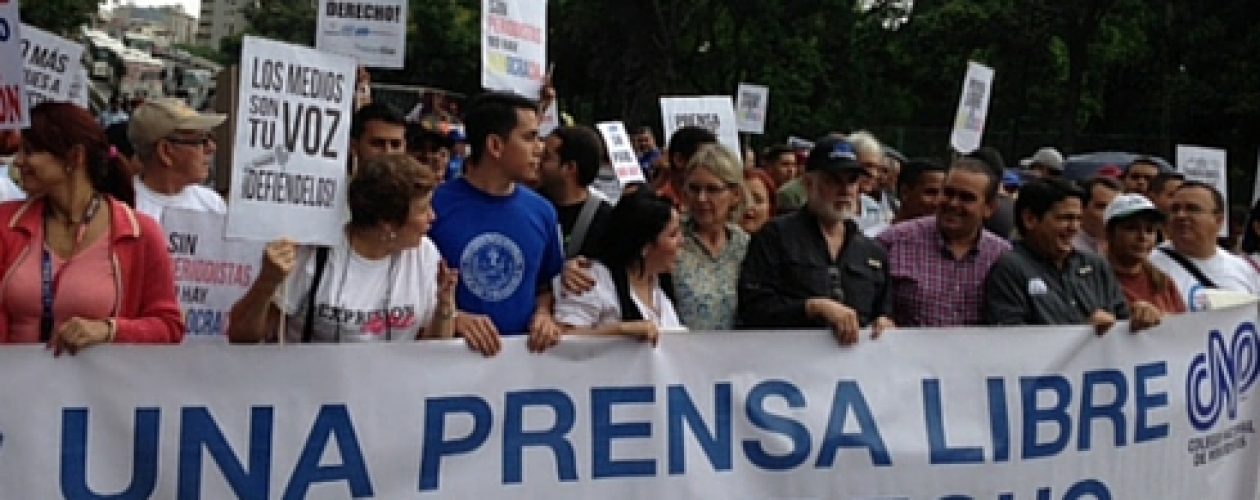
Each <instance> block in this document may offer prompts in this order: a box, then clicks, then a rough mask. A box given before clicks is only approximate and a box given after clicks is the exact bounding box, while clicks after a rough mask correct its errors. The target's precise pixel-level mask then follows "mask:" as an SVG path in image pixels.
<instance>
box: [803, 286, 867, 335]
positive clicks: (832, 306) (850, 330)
mask: <svg viewBox="0 0 1260 500" xmlns="http://www.w3.org/2000/svg"><path fill="white" fill-rule="evenodd" d="M805 314H806V315H808V316H809V317H811V318H818V319H821V320H823V321H824V322H826V323H827V325H828V326H830V327H831V329H832V331H834V332H835V334H836V340H839V341H840V345H853V344H856V343H857V341H858V316H857V312H856V311H854V310H853V309H852V308H850V307H848V306H846V305H844V304H841V303H839V302H836V301H834V300H832V299H825V298H814V299H809V301H808V302H806V303H805Z"/></svg>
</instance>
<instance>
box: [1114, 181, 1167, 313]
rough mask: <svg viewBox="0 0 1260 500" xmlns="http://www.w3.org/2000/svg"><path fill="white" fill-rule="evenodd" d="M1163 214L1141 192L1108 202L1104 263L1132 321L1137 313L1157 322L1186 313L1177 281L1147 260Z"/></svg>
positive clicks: (1161, 225) (1162, 222)
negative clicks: (1127, 307) (1120, 290)
mask: <svg viewBox="0 0 1260 500" xmlns="http://www.w3.org/2000/svg"><path fill="white" fill-rule="evenodd" d="M1164 219H1165V216H1164V214H1163V212H1160V211H1159V209H1158V208H1156V207H1155V204H1154V203H1151V200H1148V199H1147V198H1146V197H1145V196H1142V195H1140V194H1122V195H1120V196H1117V197H1116V198H1115V199H1114V200H1112V202H1111V204H1110V205H1107V210H1106V212H1104V215H1103V221H1104V224H1106V231H1107V262H1108V263H1109V264H1111V269H1112V271H1114V272H1115V273H1116V280H1117V281H1119V282H1120V288H1121V289H1123V290H1124V298H1125V300H1128V301H1129V310H1130V312H1131V314H1132V315H1133V318H1135V319H1134V320H1135V321H1136V318H1137V317H1138V315H1139V314H1141V315H1145V316H1148V317H1147V318H1144V319H1146V320H1148V322H1151V323H1152V324H1159V322H1160V320H1161V319H1162V318H1163V316H1164V315H1165V314H1179V313H1183V312H1186V303H1185V301H1184V300H1183V299H1182V298H1181V292H1180V291H1179V290H1178V289H1177V283H1176V282H1175V281H1174V280H1173V279H1172V278H1170V277H1169V276H1168V275H1167V274H1165V273H1164V272H1163V271H1160V270H1159V269H1157V268H1156V267H1155V266H1154V265H1152V264H1151V262H1150V255H1151V250H1153V249H1154V248H1155V237H1156V235H1158V234H1159V231H1160V229H1161V228H1162V227H1163V225H1164Z"/></svg>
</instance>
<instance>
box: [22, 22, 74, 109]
mask: <svg viewBox="0 0 1260 500" xmlns="http://www.w3.org/2000/svg"><path fill="white" fill-rule="evenodd" d="M22 61H23V63H24V68H25V69H26V98H27V101H28V102H30V105H31V107H32V108H33V107H35V105H36V104H39V103H41V102H44V101H54V102H74V103H77V102H79V99H78V96H77V95H75V89H76V87H78V92H83V90H84V88H83V85H82V83H80V84H79V85H77V86H76V85H75V80H77V79H78V78H79V70H80V69H81V68H82V67H83V46H82V45H79V44H77V43H74V42H72V41H70V40H66V39H65V38H61V37H59V36H57V35H54V34H52V33H49V32H47V31H44V30H41V29H39V28H36V27H34V26H31V25H29V24H23V25H22Z"/></svg>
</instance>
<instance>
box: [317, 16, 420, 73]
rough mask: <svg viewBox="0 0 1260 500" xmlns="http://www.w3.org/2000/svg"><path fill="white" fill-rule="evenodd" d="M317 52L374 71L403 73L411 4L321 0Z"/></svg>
mask: <svg viewBox="0 0 1260 500" xmlns="http://www.w3.org/2000/svg"><path fill="white" fill-rule="evenodd" d="M315 48H317V49H319V50H322V51H324V52H331V53H333V54H341V55H343V56H346V57H351V58H354V59H355V60H356V61H358V62H359V64H360V65H363V66H367V67H371V68H393V69H402V67H403V59H404V57H405V55H406V50H407V0H368V1H354V2H343V1H340V0H320V3H319V20H318V22H317V25H316V28H315Z"/></svg>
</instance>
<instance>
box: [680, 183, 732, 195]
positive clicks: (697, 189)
mask: <svg viewBox="0 0 1260 500" xmlns="http://www.w3.org/2000/svg"><path fill="white" fill-rule="evenodd" d="M727 189H728V188H727V186H719V185H716V184H687V192H688V193H691V195H692V196H700V195H701V194H703V195H706V196H708V197H710V198H712V197H714V196H719V195H721V194H722V193H725V192H726V190H727Z"/></svg>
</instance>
